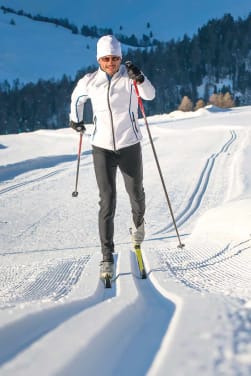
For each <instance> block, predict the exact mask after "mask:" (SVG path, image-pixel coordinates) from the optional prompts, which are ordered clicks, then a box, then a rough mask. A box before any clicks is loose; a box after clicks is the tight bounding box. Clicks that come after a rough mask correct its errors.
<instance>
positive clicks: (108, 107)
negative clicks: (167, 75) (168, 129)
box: [70, 65, 155, 151]
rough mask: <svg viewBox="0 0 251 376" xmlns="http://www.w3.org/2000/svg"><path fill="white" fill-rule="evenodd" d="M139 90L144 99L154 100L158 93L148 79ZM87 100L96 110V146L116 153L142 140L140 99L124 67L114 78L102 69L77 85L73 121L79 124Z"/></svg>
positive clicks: (72, 99) (72, 103) (93, 137)
mask: <svg viewBox="0 0 251 376" xmlns="http://www.w3.org/2000/svg"><path fill="white" fill-rule="evenodd" d="M138 89H139V94H140V96H141V97H142V99H147V100H151V99H153V98H154V97H155V89H154V87H153V86H152V84H151V83H150V81H149V80H148V79H147V78H146V76H145V80H144V82H143V83H142V84H140V85H138ZM87 99H90V100H91V103H92V109H93V123H94V130H93V134H92V144H93V145H94V146H98V147H101V148H104V149H108V150H115V151H116V150H119V149H122V148H124V147H127V146H130V145H133V144H136V143H137V142H139V141H140V140H141V139H142V134H141V131H140V129H139V125H138V98H137V96H136V94H135V90H134V86H133V81H132V80H131V79H129V77H128V74H127V70H126V67H125V66H124V65H121V66H120V68H119V70H118V72H117V73H115V74H114V75H113V76H112V77H111V78H109V77H108V75H107V74H106V73H105V72H104V71H102V70H101V69H100V68H99V69H98V70H97V71H95V72H94V73H89V74H86V75H85V76H84V77H83V78H81V79H80V80H79V81H78V83H77V86H76V87H75V89H74V91H73V93H72V97H71V112H70V120H72V121H74V122H76V123H78V122H80V121H82V120H83V114H84V103H85V102H86V101H87Z"/></svg>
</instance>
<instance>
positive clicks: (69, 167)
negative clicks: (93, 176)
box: [0, 153, 92, 195]
mask: <svg viewBox="0 0 251 376" xmlns="http://www.w3.org/2000/svg"><path fill="white" fill-rule="evenodd" d="M88 156H89V154H87V155H86V154H84V153H83V155H82V156H81V161H82V160H83V159H86V158H88ZM65 163H67V164H68V165H67V166H66V167H64V168H62V167H46V169H48V170H49V171H50V170H52V171H51V172H48V173H46V174H43V175H41V171H44V167H43V166H42V165H41V167H40V168H39V170H41V171H36V170H34V171H36V172H33V174H34V175H38V176H37V177H35V178H33V179H28V180H27V179H26V178H25V180H24V181H21V182H20V183H16V184H11V183H10V181H8V180H4V181H3V182H0V186H1V185H3V184H4V185H8V186H7V187H6V188H2V189H0V195H3V194H5V193H11V192H12V191H14V192H16V191H17V190H18V189H20V188H23V187H26V186H29V185H30V184H32V185H33V186H35V185H36V184H39V183H40V182H41V181H44V180H47V179H50V178H52V177H55V176H56V175H58V174H63V173H69V170H70V172H71V173H73V172H72V171H73V169H74V168H75V167H76V166H75V164H76V162H75V161H70V162H65V161H62V162H61V163H60V162H59V164H65ZM91 163H92V162H86V163H83V162H82V164H81V168H86V166H88V165H90V164H91ZM32 171H33V170H32ZM27 173H30V171H26V172H24V173H23V174H22V176H21V177H19V178H18V177H16V178H15V181H17V180H18V179H20V180H23V179H24V177H25V175H26V174H27ZM74 174H75V171H74ZM9 184H10V185H9Z"/></svg>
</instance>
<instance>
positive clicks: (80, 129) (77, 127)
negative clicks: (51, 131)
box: [70, 120, 86, 133]
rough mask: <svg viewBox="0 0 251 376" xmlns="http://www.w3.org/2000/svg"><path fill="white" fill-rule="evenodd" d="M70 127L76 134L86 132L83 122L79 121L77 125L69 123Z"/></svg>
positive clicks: (72, 122)
mask: <svg viewBox="0 0 251 376" xmlns="http://www.w3.org/2000/svg"><path fill="white" fill-rule="evenodd" d="M70 127H71V128H73V129H74V130H75V131H77V132H82V133H84V132H85V131H86V128H85V126H84V122H83V121H80V122H79V123H75V122H74V121H72V120H71V121H70Z"/></svg>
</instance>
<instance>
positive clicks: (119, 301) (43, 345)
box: [0, 248, 175, 376]
mask: <svg viewBox="0 0 251 376" xmlns="http://www.w3.org/2000/svg"><path fill="white" fill-rule="evenodd" d="M99 257H100V255H99V254H97V253H94V254H93V255H92V256H90V255H89V256H88V255H87V256H86V257H82V258H81V257H79V258H76V259H75V260H72V259H66V260H64V261H62V262H59V263H58V264H55V265H54V266H53V265H52V264H51V263H48V264H47V270H45V271H44V272H41V265H40V273H39V274H38V275H37V276H34V275H33V276H32V275H30V276H29V275H27V273H28V270H29V271H30V270H31V269H32V268H30V266H29V267H27V273H26V272H25V271H23V277H24V278H25V279H27V280H28V281H29V282H27V283H24V284H23V283H21V282H19V283H18V281H17V277H15V278H14V280H16V286H12V289H11V292H9V300H8V299H6V298H5V304H6V308H7V307H8V305H10V304H13V305H14V303H15V304H16V305H17V307H20V304H22V305H23V310H24V312H23V313H25V307H26V305H28V306H29V311H28V312H29V313H28V315H21V317H20V318H19V319H17V320H14V321H13V322H10V323H9V324H7V325H5V326H4V327H3V328H2V329H0V338H1V343H0V347H1V349H3V351H2V350H1V357H0V364H1V365H2V369H1V375H10V374H11V370H12V369H15V376H16V375H23V373H22V372H23V370H24V369H25V375H26V376H28V375H34V374H36V372H37V369H38V368H39V367H40V366H41V367H43V372H44V374H46V375H52V374H58V375H69V374H74V375H83V374H92V375H96V374H100V365H101V364H102V374H104V375H110V374H119V375H128V374H137V375H145V374H146V373H147V372H148V370H149V369H150V367H152V369H154V368H155V362H157V363H158V365H159V359H158V358H159V356H158V352H159V349H160V347H161V343H162V342H163V339H164V338H165V335H166V332H167V329H168V327H169V325H170V321H171V319H172V316H173V314H174V311H175V306H174V304H173V303H171V302H170V301H169V300H167V299H166V298H165V297H163V296H162V295H161V294H160V293H159V292H158V291H157V290H156V289H155V288H154V287H153V285H152V283H151V282H150V280H148V279H147V280H141V279H140V278H139V276H138V271H137V266H136V260H135V255H134V253H132V252H130V251H129V249H126V248H125V249H124V250H122V251H121V253H120V254H119V255H118V259H117V267H116V282H115V283H114V284H113V287H112V289H104V287H103V284H102V283H101V282H98V284H97V285H96V287H95V286H93V277H92V278H91V279H90V280H89V281H88V276H89V275H90V276H93V274H94V273H95V275H97V277H98V258H99ZM73 264H75V269H74V266H73ZM76 265H78V267H76ZM81 268H82V269H81ZM73 269H74V271H73ZM80 269H81V270H80ZM16 272H17V271H15V270H13V269H12V272H11V273H12V276H9V277H6V279H8V280H9V281H10V280H11V279H12V278H13V273H14V275H16ZM81 273H82V274H81ZM2 275H3V274H2ZM5 275H6V274H5ZM32 279H34V281H33V282H31V280H32ZM49 281H50V282H49ZM6 282H8V281H7V280H6ZM77 282H78V283H77ZM76 283H77V286H76V287H75V298H74V299H72V300H71V299H70V297H69V299H68V301H67V295H69V296H71V295H70V293H71V290H73V293H74V289H73V287H74V285H75V284H76ZM81 290H82V291H81ZM14 291H15V292H14ZM7 295H8V294H7ZM73 296H74V294H73ZM81 296H82V298H80V297H81ZM69 300H71V301H69ZM36 301H38V302H39V307H37V308H36V309H35V310H34V312H31V310H30V308H31V307H32V304H34V303H35V302H36ZM53 301H54V302H55V303H56V302H57V301H58V303H57V305H56V306H55V303H54V304H52V302H53ZM62 303H63V304H62ZM43 304H45V307H43ZM46 304H47V306H46ZM111 305H112V310H111ZM40 308H42V309H41V310H40ZM59 343H60V351H55V352H51V353H50V354H48V352H47V351H46V349H47V346H49V347H50V348H54V346H52V344H54V345H55V349H57V346H58V344H59ZM142 343H144V352H143V353H142V348H141V345H142ZM62 354H64V356H65V360H64V363H65V366H64V368H63V369H62V368H61V369H58V364H60V366H62ZM125 354H126V356H125ZM31 359H32V361H31ZM97 359H99V361H98V362H97ZM156 359H157V360H156ZM107 360H109V361H107ZM17 370H20V371H17ZM83 372H84V373H83Z"/></svg>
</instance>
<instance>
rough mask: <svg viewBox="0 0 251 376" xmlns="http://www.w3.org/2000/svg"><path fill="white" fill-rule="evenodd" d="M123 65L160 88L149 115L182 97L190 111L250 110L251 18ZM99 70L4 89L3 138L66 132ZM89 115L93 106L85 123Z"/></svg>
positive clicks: (229, 20) (215, 23) (219, 22)
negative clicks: (83, 85) (86, 81)
mask: <svg viewBox="0 0 251 376" xmlns="http://www.w3.org/2000/svg"><path fill="white" fill-rule="evenodd" d="M123 60H124V61H126V60H131V61H133V62H134V63H135V64H136V65H138V66H139V67H140V68H141V69H142V71H143V72H144V73H145V74H146V75H147V76H148V77H149V79H150V80H151V81H152V83H153V84H154V86H155V88H156V98H155V99H154V100H153V101H146V102H145V108H146V113H147V114H149V115H152V114H157V113H167V112H170V111H173V110H175V109H177V108H178V107H179V106H180V105H181V102H182V100H183V98H184V97H187V98H188V99H189V101H190V102H191V103H192V105H190V108H191V109H197V108H200V107H199V106H201V105H203V103H204V104H208V103H213V104H215V105H218V106H222V107H224V106H226V103H227V106H232V105H237V106H238V105H250V104H251V14H250V15H249V16H248V17H247V18H246V19H241V18H239V19H238V20H234V19H233V17H232V16H231V15H230V14H226V15H225V16H224V17H222V18H221V19H212V20H210V21H209V22H208V23H207V24H206V25H204V26H203V27H201V28H200V29H198V32H197V33H196V34H195V35H194V36H193V37H191V38H189V37H188V36H187V35H184V37H183V38H182V39H178V40H176V41H175V40H170V41H168V42H158V43H157V44H156V45H155V46H152V47H151V48H147V49H143V50H142V48H138V49H130V50H128V53H127V54H126V56H123ZM95 69H97V67H96V66H95V67H94V66H92V67H88V68H83V70H81V71H79V72H78V73H77V74H76V77H75V79H71V78H69V77H67V76H64V77H62V79H61V80H54V81H52V80H48V81H46V80H39V82H37V83H30V84H27V85H21V84H20V83H19V82H18V81H15V83H14V84H12V85H11V84H10V83H8V82H6V81H5V82H3V83H2V84H0V103H1V106H0V133H1V134H6V133H16V132H24V131H32V130H36V129H41V128H61V127H64V126H65V127H67V126H68V114H69V105H70V95H71V92H72V89H73V87H74V86H75V84H76V82H77V80H78V79H79V78H80V77H81V76H82V75H83V74H85V73H87V72H91V71H94V70H95ZM198 102H199V103H198ZM186 108H187V107H186ZM91 116H92V114H91V108H90V106H89V107H88V108H87V111H86V119H85V120H86V122H89V121H91Z"/></svg>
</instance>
